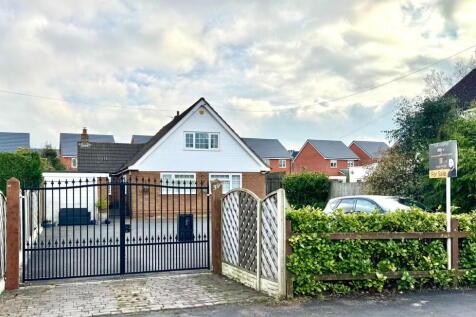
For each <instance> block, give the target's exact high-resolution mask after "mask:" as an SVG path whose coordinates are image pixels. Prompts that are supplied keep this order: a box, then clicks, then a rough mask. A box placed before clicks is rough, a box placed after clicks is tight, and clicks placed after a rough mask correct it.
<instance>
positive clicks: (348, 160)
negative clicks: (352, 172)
mask: <svg viewBox="0 0 476 317" xmlns="http://www.w3.org/2000/svg"><path fill="white" fill-rule="evenodd" d="M358 161H359V157H358V156H357V155H356V154H355V153H354V152H352V151H351V150H350V149H349V148H348V147H347V146H346V145H345V144H344V143H343V142H342V141H331V140H309V139H308V140H306V142H305V143H304V145H303V146H302V148H301V150H300V151H299V153H298V154H297V156H296V157H295V158H294V161H293V172H296V173H297V172H300V171H302V170H307V171H316V172H321V173H323V174H326V175H328V176H329V178H330V179H334V180H338V181H342V182H345V181H346V173H347V172H348V169H349V167H352V166H354V165H357V162H358Z"/></svg>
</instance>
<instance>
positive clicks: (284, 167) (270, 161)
mask: <svg viewBox="0 0 476 317" xmlns="http://www.w3.org/2000/svg"><path fill="white" fill-rule="evenodd" d="M243 141H244V142H245V143H246V144H247V145H248V146H249V147H250V148H251V149H252V150H253V151H254V152H255V153H256V154H258V155H259V157H260V158H261V159H262V160H263V161H264V162H265V163H266V165H268V166H269V168H270V169H271V170H270V172H271V173H279V172H284V173H291V156H290V154H289V152H288V151H287V150H286V148H285V147H284V146H283V145H282V144H281V142H279V140H278V139H258V138H243Z"/></svg>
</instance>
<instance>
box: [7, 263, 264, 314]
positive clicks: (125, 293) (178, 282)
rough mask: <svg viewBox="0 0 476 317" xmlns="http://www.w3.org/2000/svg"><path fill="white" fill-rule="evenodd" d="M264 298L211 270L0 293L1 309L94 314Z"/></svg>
mask: <svg viewBox="0 0 476 317" xmlns="http://www.w3.org/2000/svg"><path fill="white" fill-rule="evenodd" d="M265 300H267V297H266V296H264V295H261V294H259V293H257V292H256V291H254V290H252V289H249V288H247V287H245V286H243V285H241V284H239V283H236V282H233V281H231V280H228V279H225V278H223V277H220V276H217V275H214V274H212V273H210V272H203V273H190V274H171V273H168V274H164V273H161V274H149V275H142V276H140V277H126V278H118V279H109V280H104V279H102V280H85V279H82V280H80V281H78V280H75V281H69V282H68V281H66V282H65V281H62V282H51V283H48V284H33V285H30V286H25V287H21V288H20V289H19V290H16V291H8V292H7V291H6V292H4V293H2V294H1V295H0V315H1V316H48V317H50V316H98V315H110V314H128V313H137V312H142V313H144V312H149V311H157V310H164V309H184V308H193V307H203V306H211V305H218V304H231V303H234V304H236V303H243V304H244V303H252V302H260V301H265Z"/></svg>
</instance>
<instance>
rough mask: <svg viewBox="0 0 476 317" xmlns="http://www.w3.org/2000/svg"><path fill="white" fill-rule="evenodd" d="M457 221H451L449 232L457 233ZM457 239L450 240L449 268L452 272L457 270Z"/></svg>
mask: <svg viewBox="0 0 476 317" xmlns="http://www.w3.org/2000/svg"><path fill="white" fill-rule="evenodd" d="M458 226H459V222H458V219H451V232H458V230H459V229H458ZM458 240H459V238H458V237H453V238H451V268H452V269H453V270H458V269H459V244H458Z"/></svg>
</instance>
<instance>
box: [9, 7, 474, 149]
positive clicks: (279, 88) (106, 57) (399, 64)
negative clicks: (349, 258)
mask: <svg viewBox="0 0 476 317" xmlns="http://www.w3.org/2000/svg"><path fill="white" fill-rule="evenodd" d="M450 2H451V1H441V0H418V1H416V0H415V1H408V0H405V1H378V2H377V1H371V0H367V1H364V0H353V1H345V2H344V1H338V2H328V1H311V0H309V1H300V2H299V3H298V2H294V1H267V0H266V1H247V2H235V1H221V2H219V3H217V2H216V1H200V2H198V1H189V2H173V3H172V2H168V1H157V2H139V1H127V0H121V1H119V0H117V1H101V2H98V1H94V0H84V1H76V2H66V1H62V2H51V1H46V0H45V1H35V2H32V3H23V2H18V1H6V2H4V3H3V4H2V5H1V6H0V36H1V38H2V41H0V56H1V59H2V61H6V62H1V63H0V89H3V90H10V91H19V92H25V93H29V94H34V95H41V96H48V97H52V98H55V99H64V100H66V101H67V102H59V101H54V100H48V99H41V98H31V97H24V96H19V95H14V94H4V93H0V107H1V109H2V110H3V116H2V119H1V121H0V130H3V131H27V132H31V133H32V141H33V143H34V145H35V146H40V145H42V144H43V143H44V142H45V141H50V142H53V144H54V145H58V139H59V133H60V132H75V131H80V129H81V128H82V126H88V128H89V129H90V130H91V131H94V132H97V133H113V134H115V135H116V136H117V137H116V139H118V140H119V141H123V142H128V141H129V140H130V135H132V134H137V133H140V134H152V133H154V132H155V131H157V130H158V129H159V128H160V127H161V125H163V124H164V123H165V122H167V121H168V120H169V119H170V117H171V116H173V114H174V113H175V111H177V110H180V111H181V110H183V109H185V108H186V107H188V106H189V105H191V104H192V103H193V102H194V101H196V100H197V99H198V98H199V97H202V96H203V97H206V98H207V100H209V101H210V102H211V104H212V105H213V106H216V109H217V110H218V111H219V112H220V113H221V114H222V115H223V116H224V117H225V119H226V120H227V121H229V122H230V124H232V126H233V127H234V129H235V130H237V131H238V133H240V134H244V135H245V134H246V135H247V136H265V137H279V138H280V139H281V141H282V142H283V143H284V144H288V145H289V146H293V147H296V146H297V145H299V144H300V143H301V141H302V142H303V141H304V140H305V139H306V138H308V137H319V138H326V139H329V138H339V137H341V136H344V135H346V134H349V133H351V132H352V136H354V137H355V138H366V139H368V138H379V139H381V138H382V137H384V134H382V133H381V131H382V130H383V128H384V127H389V126H391V124H392V123H391V110H392V107H395V102H394V100H395V98H397V97H399V96H402V95H403V96H408V97H413V96H416V95H418V94H420V93H421V91H422V89H423V86H424V81H423V77H424V75H425V73H424V72H423V73H421V74H417V75H414V76H411V77H408V78H405V79H404V80H400V81H398V82H395V83H392V84H391V85H388V86H384V87H382V88H379V89H372V88H373V87H375V86H377V85H379V84H381V83H383V82H387V81H389V80H391V79H393V78H395V77H398V76H401V75H402V74H404V73H406V72H409V71H413V70H415V69H417V68H420V67H423V66H425V65H426V64H427V63H432V62H434V61H437V60H439V59H441V58H444V57H446V56H448V55H451V54H453V53H455V52H456V51H458V50H461V49H463V48H465V47H467V46H469V45H471V44H474V43H473V42H474V39H475V38H476V24H475V23H474V22H473V17H472V13H473V12H474V11H475V10H476V4H475V3H474V1H471V0H461V1H457V2H456V1H453V2H451V3H450ZM470 54H471V52H468V54H464V55H461V56H458V57H457V58H455V59H454V61H458V60H461V59H464V58H467V57H468V56H469V55H470ZM452 61H453V60H452ZM437 67H439V68H440V69H443V70H450V68H451V62H449V63H443V64H441V65H438V66H437ZM368 89H371V90H370V91H368V92H365V93H359V92H363V91H366V90H368ZM355 93H358V94H356V95H355V96H354V94H355ZM343 97H345V98H343ZM383 113H390V114H388V115H386V116H381V115H382V114H383ZM366 118H369V119H374V120H375V122H374V123H373V124H371V125H369V126H366V127H364V128H362V129H358V130H356V128H358V127H359V124H358V123H360V122H362V121H365V119H366ZM250 120H252V121H253V124H252V125H250V124H249V122H250ZM277 127H278V128H277Z"/></svg>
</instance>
